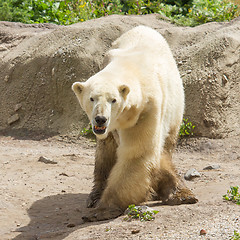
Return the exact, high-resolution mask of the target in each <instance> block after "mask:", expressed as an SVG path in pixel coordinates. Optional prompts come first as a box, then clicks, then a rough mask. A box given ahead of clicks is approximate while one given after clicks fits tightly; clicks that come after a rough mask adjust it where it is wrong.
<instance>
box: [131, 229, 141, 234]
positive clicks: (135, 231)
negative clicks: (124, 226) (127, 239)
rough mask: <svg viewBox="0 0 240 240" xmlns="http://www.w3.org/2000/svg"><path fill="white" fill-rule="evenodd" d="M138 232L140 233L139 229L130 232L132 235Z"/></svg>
mask: <svg viewBox="0 0 240 240" xmlns="http://www.w3.org/2000/svg"><path fill="white" fill-rule="evenodd" d="M139 232H140V230H139V229H135V230H132V234H137V233H139Z"/></svg>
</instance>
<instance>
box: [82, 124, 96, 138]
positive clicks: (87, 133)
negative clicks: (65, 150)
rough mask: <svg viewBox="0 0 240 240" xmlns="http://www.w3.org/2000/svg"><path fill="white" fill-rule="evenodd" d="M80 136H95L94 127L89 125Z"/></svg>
mask: <svg viewBox="0 0 240 240" xmlns="http://www.w3.org/2000/svg"><path fill="white" fill-rule="evenodd" d="M80 134H81V135H82V136H93V130H92V125H91V124H89V126H88V127H87V128H83V129H82V131H81V133H80Z"/></svg>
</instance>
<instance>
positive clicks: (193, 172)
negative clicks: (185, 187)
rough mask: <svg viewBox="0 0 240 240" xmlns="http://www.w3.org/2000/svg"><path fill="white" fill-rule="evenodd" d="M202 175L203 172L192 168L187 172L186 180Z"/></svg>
mask: <svg viewBox="0 0 240 240" xmlns="http://www.w3.org/2000/svg"><path fill="white" fill-rule="evenodd" d="M200 176H201V174H200V173H199V172H198V171H197V170H196V169H195V168H191V169H189V170H188V171H187V172H186V173H185V175H184V178H185V179H186V180H192V179H193V178H196V177H200Z"/></svg>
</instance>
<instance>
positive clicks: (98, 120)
mask: <svg viewBox="0 0 240 240" xmlns="http://www.w3.org/2000/svg"><path fill="white" fill-rule="evenodd" d="M106 125H107V118H106V117H104V116H96V117H95V119H94V124H93V131H94V133H96V134H104V133H105V131H106V129H107V126H106Z"/></svg>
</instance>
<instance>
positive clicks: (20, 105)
mask: <svg viewBox="0 0 240 240" xmlns="http://www.w3.org/2000/svg"><path fill="white" fill-rule="evenodd" d="M20 108H22V104H21V103H18V104H16V106H15V107H14V111H15V112H17V111H18V110H19V109H20Z"/></svg>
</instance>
